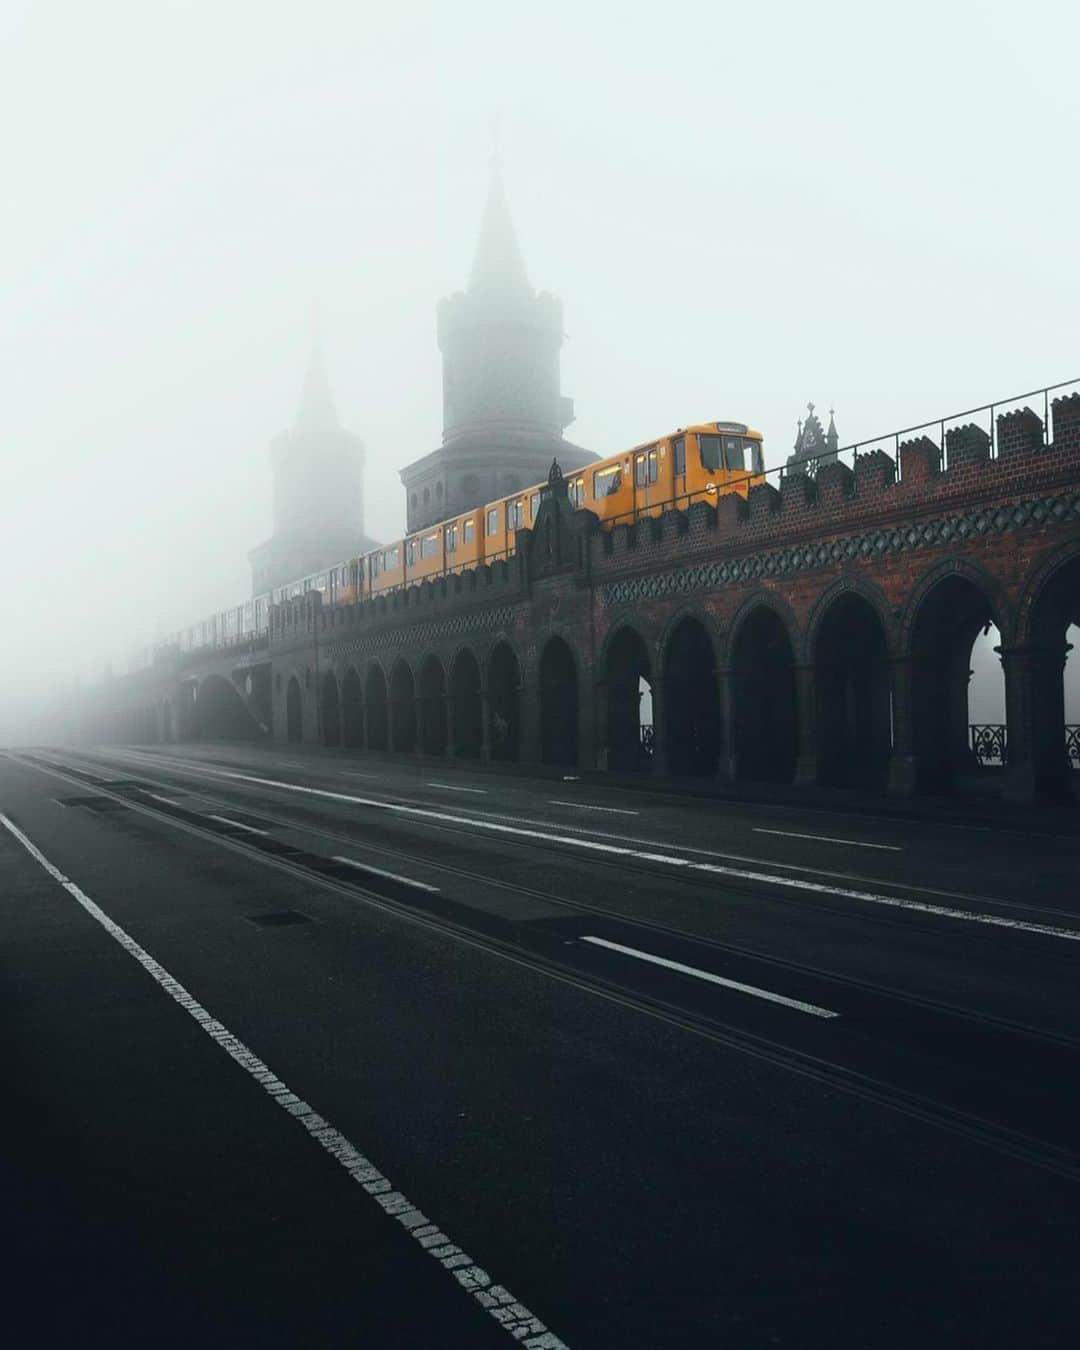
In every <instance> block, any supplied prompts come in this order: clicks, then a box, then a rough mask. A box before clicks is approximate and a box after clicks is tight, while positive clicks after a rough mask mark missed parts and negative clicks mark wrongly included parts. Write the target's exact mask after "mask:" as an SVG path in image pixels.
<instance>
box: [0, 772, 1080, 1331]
mask: <svg viewBox="0 0 1080 1350" xmlns="http://www.w3.org/2000/svg"><path fill="white" fill-rule="evenodd" d="M1063 821H1064V818H1063ZM1078 971H1080V832H1078V831H1077V830H1076V829H1074V828H1073V827H1072V826H1071V824H1070V823H1069V822H1068V821H1064V823H1061V824H1059V825H1058V826H1055V828H1054V829H1053V830H1048V829H1047V828H1045V824H1044V823H1043V822H1040V821H1039V820H1037V819H1036V818H1034V817H1030V818H1018V819H1017V820H1016V821H1014V822H1013V823H1012V824H1011V825H1008V826H1005V825H1001V824H998V825H995V826H993V827H990V828H979V827H977V826H974V825H971V824H958V823H955V822H954V823H947V822H943V821H935V820H933V819H923V820H904V819H892V818H884V817H876V816H874V815H873V814H871V813H868V812H858V811H854V810H847V811H841V810H829V811H823V810H814V809H810V808H795V807H790V806H785V807H778V806H777V807H769V806H763V805H738V804H734V803H731V802H717V801H702V800H695V799H690V798H679V797H675V796H660V795H654V794H644V793H638V792H633V791H627V790H622V789H618V788H612V787H600V786H597V785H595V784H593V783H583V782H580V781H575V780H568V781H558V780H543V779H527V778H514V777H504V776H493V775H489V774H482V773H478V772H473V773H470V772H467V771H465V770H463V769H462V768H460V767H459V766H451V765H447V764H445V763H439V762H438V761H434V760H432V761H427V762H419V763H414V764H409V765H389V764H386V763H379V762H372V761H369V760H365V759H363V758H361V757H357V756H352V757H347V756H345V755H340V756H322V757H316V756H312V755H304V754H299V753H297V754H288V753H285V752H283V751H281V750H274V749H261V748H247V747H235V746H228V747H226V746H217V747H211V746H203V747H168V748H161V749H151V748H144V749H140V748H132V749H130V750H104V749H102V750H95V751H88V750H78V751H76V750H64V749H55V750H44V749H43V750H34V751H19V752H10V753H9V754H7V755H6V756H0V1053H2V1055H3V1068H4V1078H5V1085H6V1092H5V1105H6V1110H5V1111H4V1112H3V1113H2V1114H0V1119H2V1120H3V1127H2V1129H3V1135H2V1138H0V1182H2V1189H3V1194H4V1197H5V1212H6V1217H7V1227H8V1236H9V1243H10V1245H9V1252H10V1255H9V1257H8V1258H7V1259H6V1269H5V1275H6V1277H7V1279H6V1286H7V1287H6V1293H5V1308H6V1316H7V1323H6V1326H7V1332H6V1334H5V1336H4V1341H5V1344H7V1345H11V1346H13V1347H23V1346H26V1347H31V1346H52V1345H60V1344H64V1345H67V1344H69V1343H72V1342H73V1341H74V1340H77V1341H78V1343H80V1344H84V1343H86V1342H87V1339H88V1338H89V1339H90V1340H91V1342H92V1343H95V1344H109V1345H112V1346H128V1345H132V1346H134V1345H139V1346H196V1345H197V1346H219V1345H220V1346H259V1347H264V1346H266V1347H276V1346H304V1347H308V1346H311V1347H319V1346H328V1347H330V1346H346V1345H349V1346H362V1347H365V1348H367V1347H383V1346H386V1347H413V1346H415V1347H423V1348H425V1350H426V1348H427V1347H436V1346H438V1347H458V1346H461V1347H474V1346H475V1347H484V1346H489V1345H490V1346H493V1347H496V1346H505V1345H509V1344H511V1343H513V1342H514V1341H516V1342H517V1343H518V1344H523V1345H525V1346H529V1347H533V1350H545V1348H548V1350H550V1347H557V1346H560V1345H567V1346H570V1347H574V1350H584V1348H585V1347H613V1346H617V1347H644V1348H646V1350H653V1348H654V1347H655V1348H656V1350H662V1348H663V1350H666V1348H667V1347H684V1346H685V1347H689V1346H695V1347H704V1346H707V1347H713V1346H731V1347H737V1348H738V1350H742V1348H743V1347H748V1348H752V1347H759V1346H762V1347H764V1346H792V1347H800V1350H809V1348H810V1347H819V1346H820V1347H826V1346H827V1347H830V1348H831V1350H835V1348H836V1347H843V1346H859V1347H879V1346H880V1347H893V1346H897V1347H899V1346H904V1347H911V1346H912V1345H918V1346H939V1345H940V1346H954V1345H965V1346H966V1345H981V1346H996V1345H1008V1346H1024V1347H1033V1346H1063V1345H1072V1344H1075V1343H1076V1342H1077V1339H1078V1337H1080V1280H1078V1279H1077V1274H1076V1272H1077V1270H1078V1269H1080V1223H1078V1205H1077V1201H1078V1198H1080V1152H1078V1149H1077V1139H1078V1137H1080V1136H1078V1125H1080V1087H1078V1084H1080V1075H1078V1069H1080V997H1078V993H1077V973H1078Z"/></svg>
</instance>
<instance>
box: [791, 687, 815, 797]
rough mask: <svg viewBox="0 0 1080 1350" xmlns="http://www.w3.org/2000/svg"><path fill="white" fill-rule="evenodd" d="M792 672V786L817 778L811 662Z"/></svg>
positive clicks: (807, 784) (811, 782) (810, 783)
mask: <svg viewBox="0 0 1080 1350" xmlns="http://www.w3.org/2000/svg"><path fill="white" fill-rule="evenodd" d="M793 672H794V675H795V737H796V747H797V748H796V754H795V786H796V787H815V786H816V785H817V780H818V753H819V746H818V738H817V680H816V672H815V669H814V666H813V665H812V664H810V663H807V664H805V665H796V666H795V667H794V668H793Z"/></svg>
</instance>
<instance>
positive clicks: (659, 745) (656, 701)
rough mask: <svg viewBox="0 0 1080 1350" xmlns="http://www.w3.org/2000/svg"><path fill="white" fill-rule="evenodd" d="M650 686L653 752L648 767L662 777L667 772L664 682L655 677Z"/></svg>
mask: <svg viewBox="0 0 1080 1350" xmlns="http://www.w3.org/2000/svg"><path fill="white" fill-rule="evenodd" d="M651 687H652V725H653V753H652V765H651V766H650V768H651V772H652V773H653V774H654V775H655V776H656V777H658V778H664V777H666V776H667V773H668V740H667V708H666V707H665V705H664V682H663V680H661V679H660V678H659V677H657V678H656V679H654V680H653V681H652V686H651ZM639 725H640V719H639Z"/></svg>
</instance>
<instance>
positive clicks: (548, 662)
mask: <svg viewBox="0 0 1080 1350" xmlns="http://www.w3.org/2000/svg"><path fill="white" fill-rule="evenodd" d="M540 760H541V762H542V763H544V764H562V765H565V766H574V765H576V764H577V762H578V680H577V667H576V666H575V664H574V656H573V653H572V652H571V651H570V648H569V647H568V646H567V645H566V643H565V642H564V641H563V640H562V638H559V637H553V638H550V639H549V640H548V643H547V645H546V646H545V647H544V650H543V652H542V653H541V655H540Z"/></svg>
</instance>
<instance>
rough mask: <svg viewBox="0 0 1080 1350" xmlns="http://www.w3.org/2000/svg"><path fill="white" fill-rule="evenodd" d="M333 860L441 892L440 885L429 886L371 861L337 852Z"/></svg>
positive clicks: (423, 888)
mask: <svg viewBox="0 0 1080 1350" xmlns="http://www.w3.org/2000/svg"><path fill="white" fill-rule="evenodd" d="M333 861H334V862H339V863H344V864H345V866H346V867H355V868H356V870H357V871H358V872H374V873H375V875H376V876H377V877H389V878H390V880H391V881H400V882H402V883H403V884H404V885H406V886H415V887H416V888H417V890H420V891H432V892H433V893H434V894H435V895H438V894H439V888H438V886H429V885H428V884H427V882H426V881H414V880H413V879H412V877H403V876H399V874H398V873H397V872H387V871H386V869H385V868H382V867H372V865H371V863H362V862H357V860H356V859H355V858H344V857H342V856H341V855H340V854H335V855H334V859H333Z"/></svg>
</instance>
